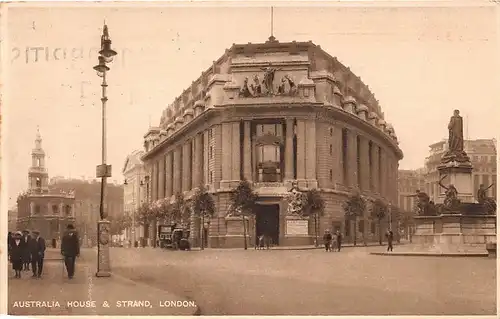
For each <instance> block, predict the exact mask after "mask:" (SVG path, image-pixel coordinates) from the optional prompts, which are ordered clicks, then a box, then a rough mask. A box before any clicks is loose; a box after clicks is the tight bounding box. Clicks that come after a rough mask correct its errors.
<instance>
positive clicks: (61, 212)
mask: <svg viewBox="0 0 500 319" xmlns="http://www.w3.org/2000/svg"><path fill="white" fill-rule="evenodd" d="M99 209H100V207H99V205H97V211H99ZM64 214H65V212H64V204H63V202H60V203H59V216H64Z"/></svg>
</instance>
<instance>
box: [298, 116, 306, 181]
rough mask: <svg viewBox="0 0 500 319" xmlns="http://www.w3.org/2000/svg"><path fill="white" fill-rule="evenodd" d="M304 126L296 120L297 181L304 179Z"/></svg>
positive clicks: (302, 121) (303, 123) (300, 121)
mask: <svg viewBox="0 0 500 319" xmlns="http://www.w3.org/2000/svg"><path fill="white" fill-rule="evenodd" d="M306 142H307V141H306V124H305V121H304V120H297V179H302V180H303V179H305V178H306Z"/></svg>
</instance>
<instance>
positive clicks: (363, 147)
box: [358, 136, 370, 191]
mask: <svg viewBox="0 0 500 319" xmlns="http://www.w3.org/2000/svg"><path fill="white" fill-rule="evenodd" d="M359 142H360V145H359V146H360V147H359V150H360V154H359V156H360V163H361V165H360V171H359V172H358V174H360V177H361V185H360V188H361V190H363V191H370V158H369V157H370V149H369V140H368V138H366V137H365V136H360V140H359Z"/></svg>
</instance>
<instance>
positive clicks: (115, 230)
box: [109, 214, 132, 235]
mask: <svg viewBox="0 0 500 319" xmlns="http://www.w3.org/2000/svg"><path fill="white" fill-rule="evenodd" d="M109 220H110V223H111V227H110V233H111V235H121V234H122V232H123V231H124V230H125V229H127V228H130V227H131V226H132V217H130V215H126V214H124V215H120V216H118V217H112V216H109Z"/></svg>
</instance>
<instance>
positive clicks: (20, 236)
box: [7, 224, 80, 279]
mask: <svg viewBox="0 0 500 319" xmlns="http://www.w3.org/2000/svg"><path fill="white" fill-rule="evenodd" d="M7 247H8V254H9V259H10V262H11V263H12V269H13V270H14V271H15V276H14V278H21V272H22V271H29V270H30V265H31V271H32V272H33V275H32V277H33V278H41V277H42V272H43V262H44V258H45V250H46V246H45V239H44V238H43V237H42V236H40V231H38V230H33V231H31V235H30V231H29V230H24V231H22V232H21V231H16V232H14V233H11V232H9V234H8V237H7ZM61 255H62V256H63V257H64V265H65V267H66V270H67V273H68V278H70V279H71V278H73V276H74V274H75V262H76V257H78V256H80V240H79V238H78V233H77V232H76V230H75V228H74V226H73V225H71V224H70V225H68V226H67V230H66V233H65V234H64V236H63V238H62V242H61Z"/></svg>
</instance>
